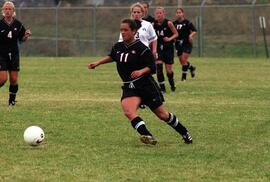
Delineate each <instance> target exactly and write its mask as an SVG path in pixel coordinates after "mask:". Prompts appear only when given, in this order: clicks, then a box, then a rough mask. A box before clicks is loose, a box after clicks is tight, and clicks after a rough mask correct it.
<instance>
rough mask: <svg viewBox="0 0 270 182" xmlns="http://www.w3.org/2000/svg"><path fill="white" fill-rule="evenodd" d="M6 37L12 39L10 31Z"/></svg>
mask: <svg viewBox="0 0 270 182" xmlns="http://www.w3.org/2000/svg"><path fill="white" fill-rule="evenodd" d="M7 37H8V38H10V39H12V31H9V32H8V35H7Z"/></svg>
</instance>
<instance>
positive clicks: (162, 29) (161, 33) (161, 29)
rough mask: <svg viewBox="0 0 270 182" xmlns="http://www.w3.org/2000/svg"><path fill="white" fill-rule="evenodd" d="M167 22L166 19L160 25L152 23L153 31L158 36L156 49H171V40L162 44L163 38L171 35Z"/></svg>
mask: <svg viewBox="0 0 270 182" xmlns="http://www.w3.org/2000/svg"><path fill="white" fill-rule="evenodd" d="M168 22H169V20H168V19H164V20H163V22H162V23H158V22H157V21H155V22H154V29H155V31H156V34H157V36H158V47H160V46H162V47H164V48H165V47H173V40H171V41H169V42H164V40H163V38H164V37H171V36H172V35H173V32H172V30H171V29H170V27H169V25H168Z"/></svg>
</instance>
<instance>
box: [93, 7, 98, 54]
mask: <svg viewBox="0 0 270 182" xmlns="http://www.w3.org/2000/svg"><path fill="white" fill-rule="evenodd" d="M96 11H97V6H95V7H94V10H93V18H92V21H93V34H92V36H93V42H92V49H93V56H96V54H97V35H96V28H97V20H96V18H97V17H96V13H97V12H96Z"/></svg>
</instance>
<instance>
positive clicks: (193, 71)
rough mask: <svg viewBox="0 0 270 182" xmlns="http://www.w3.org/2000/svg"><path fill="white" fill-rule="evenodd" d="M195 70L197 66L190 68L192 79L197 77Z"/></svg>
mask: <svg viewBox="0 0 270 182" xmlns="http://www.w3.org/2000/svg"><path fill="white" fill-rule="evenodd" d="M195 70H196V67H195V66H192V67H191V68H190V74H191V77H192V78H194V77H195Z"/></svg>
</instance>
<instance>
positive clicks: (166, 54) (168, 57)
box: [157, 47, 174, 64]
mask: <svg viewBox="0 0 270 182" xmlns="http://www.w3.org/2000/svg"><path fill="white" fill-rule="evenodd" d="M157 52H158V60H161V61H163V62H164V63H165V64H173V63H174V60H173V59H174V48H173V47H172V48H168V49H164V50H158V51H157Z"/></svg>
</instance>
